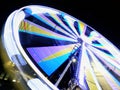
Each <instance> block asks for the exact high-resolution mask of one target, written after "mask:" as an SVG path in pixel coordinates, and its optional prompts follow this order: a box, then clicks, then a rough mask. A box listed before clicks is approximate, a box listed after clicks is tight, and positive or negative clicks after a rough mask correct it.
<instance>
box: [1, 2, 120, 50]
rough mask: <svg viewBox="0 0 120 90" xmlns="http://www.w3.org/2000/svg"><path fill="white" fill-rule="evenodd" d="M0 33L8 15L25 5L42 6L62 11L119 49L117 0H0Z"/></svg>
mask: <svg viewBox="0 0 120 90" xmlns="http://www.w3.org/2000/svg"><path fill="white" fill-rule="evenodd" d="M0 4H1V5H0V10H1V12H0V31H1V29H2V27H3V26H4V23H5V21H6V19H7V17H8V15H9V14H10V13H11V12H13V11H14V10H16V9H19V8H21V7H23V6H26V5H44V6H49V7H52V8H56V9H59V10H61V11H64V12H66V13H68V14H70V15H72V16H74V17H76V18H78V19H79V20H81V21H83V22H85V23H86V24H88V25H90V26H92V27H93V28H94V29H96V30H97V31H98V32H100V33H101V34H102V35H103V36H105V37H106V38H107V39H109V40H110V41H111V42H112V43H113V44H115V45H116V46H117V47H118V48H120V42H119V40H120V29H119V26H120V21H119V19H120V14H119V13H120V1H119V0H108V2H107V1H105V0H104V1H102V0H100V1H99V0H96V1H93V0H88V1H87V0H15V1H14V0H0Z"/></svg>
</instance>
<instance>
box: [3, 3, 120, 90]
mask: <svg viewBox="0 0 120 90" xmlns="http://www.w3.org/2000/svg"><path fill="white" fill-rule="evenodd" d="M2 40H3V43H4V47H5V51H6V52H7V55H8V56H9V59H10V60H11V61H12V62H13V63H14V64H15V66H16V67H17V70H18V71H19V74H20V76H21V77H22V78H23V80H24V81H25V83H26V86H27V87H28V88H30V89H32V90H37V89H38V90H39V89H42V88H44V89H45V90H57V89H68V90H69V89H70V90H72V89H73V88H75V87H79V88H80V89H83V90H119V89H120V60H119V58H120V52H119V50H118V49H117V48H116V47H115V46H114V45H113V44H112V43H111V42H110V41H109V40H107V39H106V38H105V37H104V36H102V35H101V34H100V33H98V32H97V31H96V30H94V29H93V28H92V27H90V26H89V25H87V24H85V23H84V22H82V21H80V20H78V19H76V18H74V17H72V16H70V15H68V14H66V13H64V12H62V11H59V10H56V9H53V8H50V7H45V6H38V5H30V6H26V7H23V8H21V9H19V10H16V11H14V12H13V13H12V14H11V15H10V16H9V17H8V19H7V21H6V24H5V26H4V33H3V39H2ZM14 74H15V73H14Z"/></svg>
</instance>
